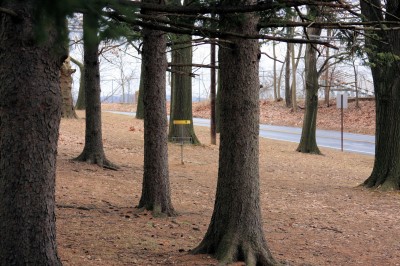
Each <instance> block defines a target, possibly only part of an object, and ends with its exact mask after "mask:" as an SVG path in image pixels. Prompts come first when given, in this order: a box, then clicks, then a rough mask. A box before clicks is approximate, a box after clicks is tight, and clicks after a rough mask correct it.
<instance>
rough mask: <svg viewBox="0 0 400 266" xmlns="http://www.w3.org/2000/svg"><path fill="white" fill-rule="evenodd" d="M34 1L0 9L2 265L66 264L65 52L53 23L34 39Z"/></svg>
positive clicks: (14, 2) (0, 227)
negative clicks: (60, 169) (61, 135)
mask: <svg viewBox="0 0 400 266" xmlns="http://www.w3.org/2000/svg"><path fill="white" fill-rule="evenodd" d="M35 6H36V2H35V1H33V0H27V1H3V2H2V7H3V8H6V9H9V10H12V11H14V12H15V13H16V14H17V17H12V16H10V15H8V14H4V13H0V25H1V27H0V80H1V82H0V95H1V96H0V236H1V237H0V265H61V261H60V259H59V257H58V255H57V242H56V227H55V213H54V211H55V196H54V194H55V172H56V155H57V141H58V130H59V124H60V119H61V91H60V83H59V74H60V73H59V71H60V67H61V65H62V63H63V61H64V60H65V59H66V58H67V50H66V49H65V47H63V46H64V45H63V43H62V42H60V40H57V39H58V37H59V35H58V32H59V31H58V30H56V29H55V27H54V24H55V23H53V24H50V25H49V26H48V27H47V28H46V32H47V34H48V38H47V39H46V42H45V43H42V44H38V43H37V41H36V40H35V34H34V28H35V24H36V23H37V21H35V19H34V17H35V15H34V13H35V12H36V10H35ZM39 8H40V7H39Z"/></svg>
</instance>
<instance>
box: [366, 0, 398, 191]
mask: <svg viewBox="0 0 400 266" xmlns="http://www.w3.org/2000/svg"><path fill="white" fill-rule="evenodd" d="M399 8H400V3H399V1H397V0H388V1H387V2H386V11H384V10H383V9H382V7H381V2H380V1H379V0H371V1H364V0H363V1H361V12H362V14H363V16H364V17H365V20H366V21H382V22H384V21H385V19H386V20H388V21H390V20H395V21H398V17H399V10H400V9H399ZM391 14H393V15H391ZM367 33H369V31H367ZM373 33H374V34H376V35H378V37H374V38H366V45H367V48H369V49H368V58H369V60H370V61H371V63H372V64H371V71H372V78H373V80H374V90H375V100H376V133H375V138H376V141H375V162H374V167H373V169H372V173H371V175H370V177H369V178H368V179H367V180H365V182H364V184H363V185H364V186H365V187H368V188H380V189H382V190H399V189H400V142H399V138H400V115H399V114H400V104H399V102H400V89H399V87H400V75H399V72H400V60H399V58H400V32H399V30H391V31H380V32H373Z"/></svg>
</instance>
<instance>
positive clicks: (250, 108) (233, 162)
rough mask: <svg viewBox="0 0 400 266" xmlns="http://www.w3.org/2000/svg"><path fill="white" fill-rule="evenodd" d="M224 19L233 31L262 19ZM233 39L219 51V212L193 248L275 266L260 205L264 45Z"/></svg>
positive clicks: (251, 29) (253, 29) (249, 29)
mask: <svg viewBox="0 0 400 266" xmlns="http://www.w3.org/2000/svg"><path fill="white" fill-rule="evenodd" d="M230 4H237V5H238V4H243V2H240V1H236V2H234V3H232V2H230ZM246 4H248V2H246ZM221 20H222V23H223V24H222V25H224V26H225V27H226V28H225V29H227V30H230V31H232V32H248V33H249V34H256V33H257V30H256V28H257V21H258V19H256V18H255V17H254V15H252V14H245V15H241V16H240V19H238V18H237V16H236V15H235V16H229V17H228V16H224V17H222V18H221ZM228 41H229V43H230V45H229V47H225V46H222V47H220V50H219V51H220V52H219V62H220V71H221V78H222V88H221V91H220V93H221V102H220V104H221V118H220V119H221V136H220V141H221V142H220V153H219V170H218V184H217V192H216V199H215V205H214V212H213V215H212V218H211V223H210V225H209V228H208V231H207V233H206V235H205V237H204V239H203V241H202V242H201V243H200V245H199V246H198V247H197V248H195V249H194V250H193V252H194V253H209V254H214V255H215V256H216V257H217V259H218V260H220V261H221V263H222V264H228V263H231V262H234V261H237V260H244V261H245V262H246V265H274V264H275V263H276V262H275V260H274V259H273V258H272V255H271V254H270V252H269V249H268V247H267V242H266V240H265V238H264V233H263V229H262V225H263V223H262V219H261V211H260V205H259V204H260V199H259V194H260V192H259V168H258V155H259V147H258V145H259V142H258V139H259V137H258V133H259V102H258V100H259V77H258V73H259V72H258V71H259V65H258V64H259V62H258V60H259V56H260V51H259V45H258V42H257V41H256V40H244V39H236V38H229V39H228Z"/></svg>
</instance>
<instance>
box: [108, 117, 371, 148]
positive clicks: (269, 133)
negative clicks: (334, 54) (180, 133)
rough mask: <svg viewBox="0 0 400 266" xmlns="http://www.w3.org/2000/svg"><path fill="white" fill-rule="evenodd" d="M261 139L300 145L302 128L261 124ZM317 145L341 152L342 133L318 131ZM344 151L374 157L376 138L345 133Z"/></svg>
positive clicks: (195, 120)
mask: <svg viewBox="0 0 400 266" xmlns="http://www.w3.org/2000/svg"><path fill="white" fill-rule="evenodd" d="M109 112H111V113H115V114H123V115H129V116H135V113H132V112H117V111H109ZM193 124H194V125H196V126H205V127H210V120H209V119H205V118H193ZM260 137H262V138H267V139H274V140H281V141H289V142H294V143H299V142H300V137H301V128H296V127H286V126H272V125H265V124H260ZM317 144H318V146H319V147H325V148H331V149H337V150H340V149H341V133H340V132H339V131H331V130H317ZM343 150H344V151H347V152H354V153H361V154H368V155H374V154H375V136H371V135H363V134H353V133H346V132H344V133H343Z"/></svg>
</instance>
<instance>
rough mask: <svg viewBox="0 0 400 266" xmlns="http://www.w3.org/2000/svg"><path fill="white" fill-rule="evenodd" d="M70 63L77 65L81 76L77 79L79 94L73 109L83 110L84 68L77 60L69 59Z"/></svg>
mask: <svg viewBox="0 0 400 266" xmlns="http://www.w3.org/2000/svg"><path fill="white" fill-rule="evenodd" d="M70 58H71V61H72V63H74V64H75V65H77V66H78V67H79V70H80V72H81V76H80V77H79V93H78V99H77V100H76V105H75V109H76V110H85V108H86V106H85V102H86V100H85V67H84V66H83V64H82V63H81V62H79V61H78V60H76V59H74V58H73V57H70Z"/></svg>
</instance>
